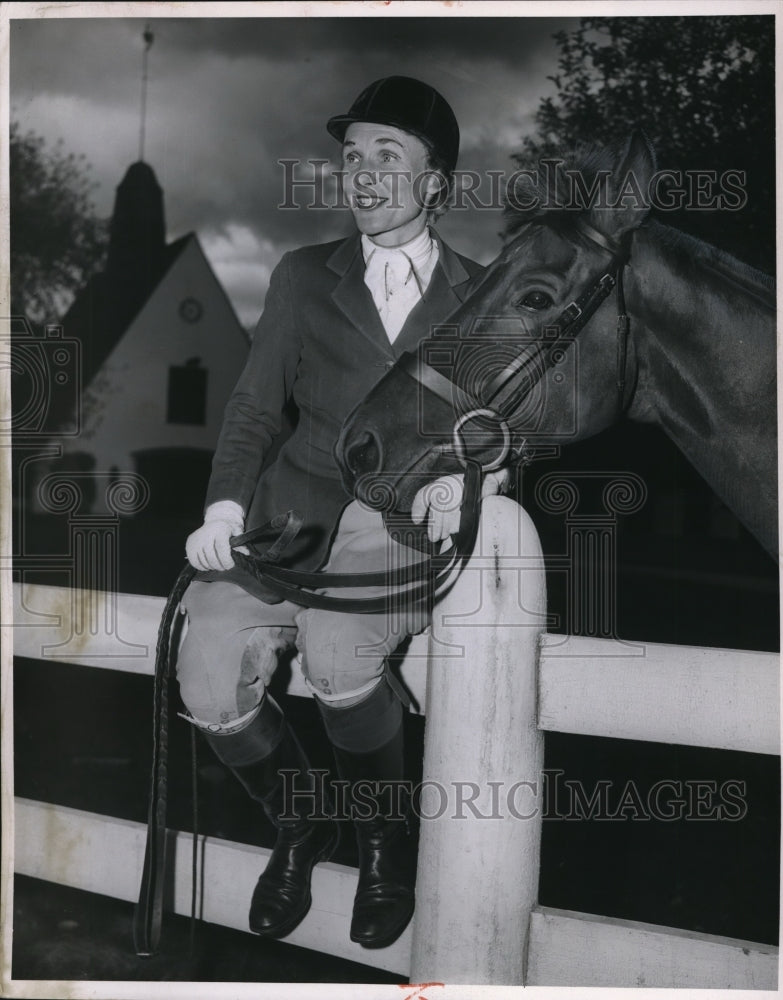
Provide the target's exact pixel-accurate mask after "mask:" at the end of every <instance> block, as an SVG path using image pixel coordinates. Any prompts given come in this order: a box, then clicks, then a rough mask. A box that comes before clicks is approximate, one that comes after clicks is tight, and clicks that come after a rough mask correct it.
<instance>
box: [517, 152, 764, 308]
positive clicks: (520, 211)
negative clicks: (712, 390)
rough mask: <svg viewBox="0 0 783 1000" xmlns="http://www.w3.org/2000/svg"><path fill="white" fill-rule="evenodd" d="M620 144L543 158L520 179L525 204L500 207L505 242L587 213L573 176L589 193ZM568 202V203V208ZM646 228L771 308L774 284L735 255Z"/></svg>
mask: <svg viewBox="0 0 783 1000" xmlns="http://www.w3.org/2000/svg"><path fill="white" fill-rule="evenodd" d="M620 151H621V144H620V143H617V144H601V145H598V144H594V143H580V144H579V145H577V146H575V147H574V149H572V150H562V151H558V152H554V153H553V154H552V155H551V156H550V157H548V158H547V160H548V161H551V163H552V164H554V163H556V164H557V167H556V168H554V169H553V168H552V167H551V166H550V167H548V168H545V169H540V168H541V163H539V169H538V170H537V171H530V173H527V174H525V176H524V185H523V187H524V200H525V202H526V204H525V205H520V204H519V203H518V202H517V203H516V204H514V203H512V202H511V201H510V200H507V201H506V205H505V208H504V219H505V228H504V230H503V233H502V236H503V239H504V241H505V242H510V241H511V240H513V239H514V238H515V237H516V236H518V235H519V233H520V232H521V231H522V229H523V228H524V227H525V226H527V225H529V224H530V223H531V222H542V221H545V222H546V224H547V225H551V226H553V227H554V228H556V229H565V228H569V229H570V228H571V227H572V226H573V224H574V223H575V221H576V219H577V218H579V217H580V216H582V215H584V214H585V213H586V212H589V211H590V209H589V207H588V206H584V205H582V206H581V207H579V208H577V207H576V206H575V205H574V204H573V203H571V202H572V199H573V195H574V190H573V183H572V181H571V179H570V177H572V176H573V175H574V174H578V175H579V176H580V177H581V179H582V182H583V184H584V187H585V189H586V190H587V191H590V190H591V189H592V187H593V185H594V183H595V182H596V179H597V178H598V177H600V176H603V177H606V175H607V172H608V173H609V174H612V173H613V172H614V170H615V168H616V166H617V162H618V157H619V155H620ZM569 203H570V204H569ZM643 225H649V227H650V229H653V228H654V230H655V233H656V237H657V238H658V239H660V241H661V243H662V244H663V245H664V246H665V247H666V248H667V249H669V250H671V251H672V252H673V253H675V254H677V255H680V256H682V258H683V259H685V258H688V260H689V261H690V263H691V265H692V264H693V263H700V264H702V265H703V266H704V267H705V268H706V269H707V270H709V271H712V272H713V273H714V274H717V275H718V276H719V277H720V278H721V279H724V280H727V281H729V282H731V283H733V284H735V285H737V286H739V287H740V288H741V289H742V290H743V291H745V292H747V293H748V294H749V295H752V296H754V297H755V298H757V299H759V300H760V301H761V303H762V304H763V305H764V306H766V307H768V308H772V309H774V308H775V280H774V278H771V277H770V276H769V275H767V274H765V273H764V272H763V271H759V270H757V269H756V268H754V267H751V266H750V265H749V264H745V263H744V262H743V261H741V260H739V259H738V258H737V257H735V256H733V255H732V254H730V253H728V252H727V251H725V250H721V249H719V248H718V247H716V246H713V245H712V244H711V243H707V242H705V241H704V240H702V239H699V237H697V236H691V235H690V234H689V233H685V232H683V231H682V230H680V229H674V228H673V227H671V226H668V225H665V224H664V223H662V222H659V221H657V220H656V219H654V218H652V219H650V220H649V222H646V223H643Z"/></svg>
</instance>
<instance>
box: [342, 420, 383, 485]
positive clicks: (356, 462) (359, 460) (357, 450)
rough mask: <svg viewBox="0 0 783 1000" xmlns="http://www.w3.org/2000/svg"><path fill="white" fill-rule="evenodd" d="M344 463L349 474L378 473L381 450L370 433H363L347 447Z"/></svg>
mask: <svg viewBox="0 0 783 1000" xmlns="http://www.w3.org/2000/svg"><path fill="white" fill-rule="evenodd" d="M345 461H346V464H347V465H348V468H349V469H350V470H351V472H353V473H355V474H356V475H360V474H363V473H367V472H377V471H378V469H379V468H380V466H381V450H380V448H379V446H378V442H377V441H376V440H375V435H374V434H373V433H372V431H364V433H363V434H362V435H361V436H360V437H359V438H358V439H357V440H356V441H354V443H353V444H352V445H350V446H349V448H348V449H347V450H346V453H345Z"/></svg>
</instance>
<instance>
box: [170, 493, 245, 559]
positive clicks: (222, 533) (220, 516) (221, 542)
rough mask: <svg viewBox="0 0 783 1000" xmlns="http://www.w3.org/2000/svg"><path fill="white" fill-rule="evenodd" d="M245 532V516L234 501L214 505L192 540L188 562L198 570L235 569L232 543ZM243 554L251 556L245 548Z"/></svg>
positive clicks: (186, 544)
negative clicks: (233, 567) (234, 538)
mask: <svg viewBox="0 0 783 1000" xmlns="http://www.w3.org/2000/svg"><path fill="white" fill-rule="evenodd" d="M244 530H245V512H244V511H243V510H242V508H241V507H240V506H239V504H238V503H234V501H233V500H219V501H218V502H217V503H213V504H210V505H209V507H207V509H206V512H205V514H204V523H203V524H202V525H201V527H200V528H198V529H197V530H196V531H194V532H193V534H192V535H190V536H189V537H188V540H187V542H186V543H185V552H186V553H187V557H188V562H189V563H190V565H191V566H192V567H193V568H194V569H198V570H210V569H211V570H227V569H231V567H232V566H233V565H234V557H233V556H232V555H231V539H232V538H233V536H234V535H241V534H242V532H243V531H244ZM239 551H240V552H242V551H244V552H245V553H247V549H245V548H244V547H243V548H242V549H239Z"/></svg>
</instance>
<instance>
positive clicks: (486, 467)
mask: <svg viewBox="0 0 783 1000" xmlns="http://www.w3.org/2000/svg"><path fill="white" fill-rule="evenodd" d="M475 417H490V418H491V419H493V420H497V422H498V427H499V428H500V431H501V433H502V435H503V445H502V447H501V449H500V452H499V453H498V456H497V458H495V459H493V461H491V462H486V463H484V464H483V465H482V466H481V471H482V472H493V471H494V470H495V469H499V468H500V467H501V465H502V464H503V463H504V462H505V460H506V459H507V458H508V455H509V452H510V451H511V431H510V429H509V426H508V424H507V423H506V421H505V419H504V418H503V417H501V416H500V414H499V413H495V411H494V410H489V409H486V408H481V409H477V410H468V412H467V413H463V414H462V416H461V417H460V418H459V420H458V421H457V422H456V423H455V424H454V430H453V431H452V444H453V447H454V454H455V456H456V458H457V461H458V462H459V463H460V465H462V466H465V465H466V463H467V460H468V454H467V451H466V449H465V442H464V441H463V439H462V435H461V433H460V432H461V431H462V428H463V426H464V425H465V424H466V423H467V422H468V421H469V420H473V419H474V418H475Z"/></svg>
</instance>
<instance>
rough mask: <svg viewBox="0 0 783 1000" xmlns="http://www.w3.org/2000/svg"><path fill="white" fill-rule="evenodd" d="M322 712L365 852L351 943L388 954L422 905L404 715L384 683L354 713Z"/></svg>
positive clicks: (361, 859)
mask: <svg viewBox="0 0 783 1000" xmlns="http://www.w3.org/2000/svg"><path fill="white" fill-rule="evenodd" d="M319 708H320V710H321V715H322V717H323V719H324V724H325V726H326V730H327V733H328V735H329V738H330V740H331V742H332V746H333V748H334V755H335V760H336V762H337V769H338V771H339V773H340V776H341V777H342V778H343V779H344V780H346V781H348V782H350V788H351V796H350V808H351V815H352V818H353V821H354V828H355V830H356V842H357V844H358V847H359V884H358V887H357V890H356V898H355V900H354V906H353V917H352V920H351V940H352V941H356V942H357V943H358V944H361V945H362V946H363V947H365V948H384V947H386V946H387V945H390V944H392V942H394V941H396V940H397V938H398V937H399V936H400V934H402V932H403V931H404V930H405V928H406V927H407V925H408V923H409V922H410V919H411V917H412V916H413V910H414V905H415V891H414V887H415V884H416V840H415V836H414V834H413V831H412V824H411V817H410V804H409V796H408V794H407V790H406V786H405V782H404V780H403V776H404V770H403V725H402V709H401V706H400V703H399V701H398V700H397V697H396V696H395V695H394V693H393V692H392V691H391V689H390V688H389V686H388V684H387V683H386V682H385V680H384V681H382V682H381V683H380V684H378V685H377V686H376V687H375V688H374V689H373V691H372V692H371V694H370V695H369V697H368V698H366V699H365V700H364V701H361V702H359V703H358V704H356V705H352V706H350V707H349V708H334V707H332V706H331V705H325V704H324V703H323V702H320V701H319ZM378 740H383V742H381V743H379V742H378ZM359 748H361V749H359Z"/></svg>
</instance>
